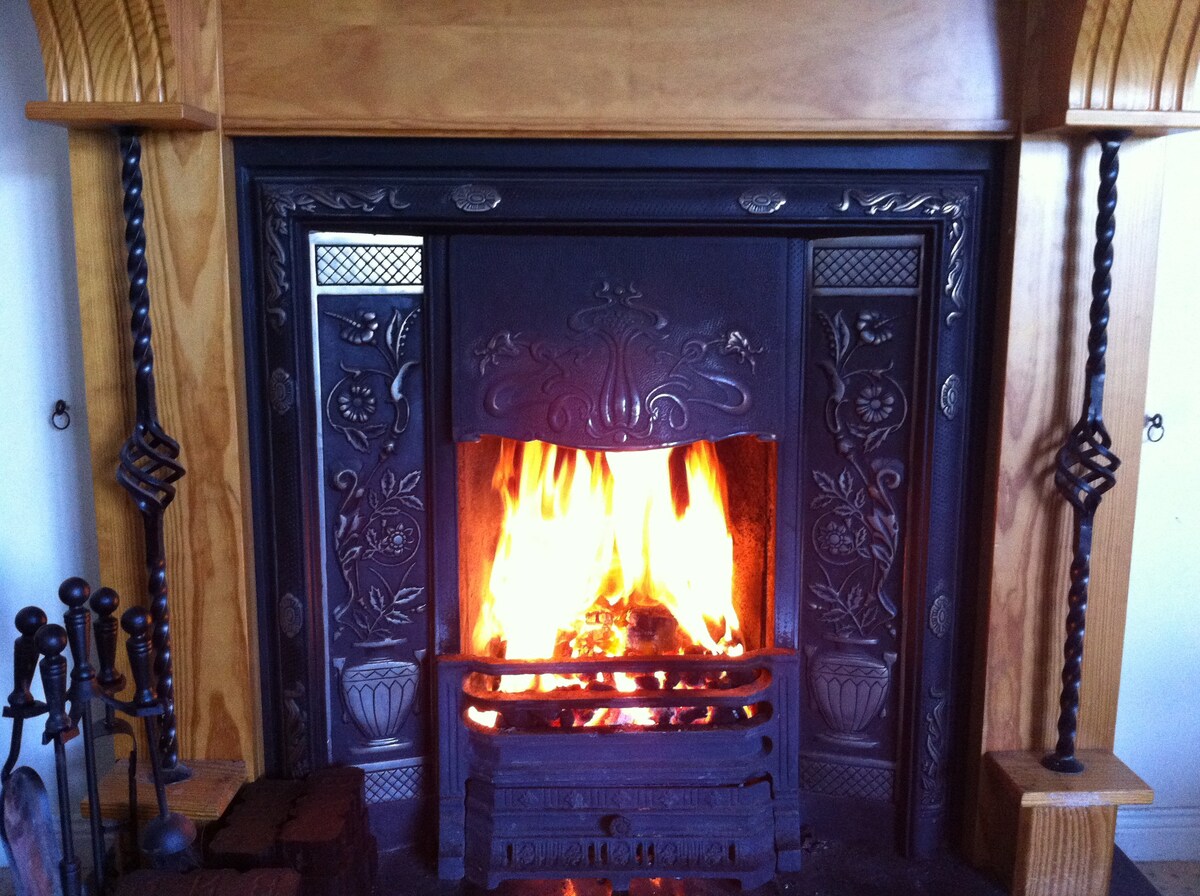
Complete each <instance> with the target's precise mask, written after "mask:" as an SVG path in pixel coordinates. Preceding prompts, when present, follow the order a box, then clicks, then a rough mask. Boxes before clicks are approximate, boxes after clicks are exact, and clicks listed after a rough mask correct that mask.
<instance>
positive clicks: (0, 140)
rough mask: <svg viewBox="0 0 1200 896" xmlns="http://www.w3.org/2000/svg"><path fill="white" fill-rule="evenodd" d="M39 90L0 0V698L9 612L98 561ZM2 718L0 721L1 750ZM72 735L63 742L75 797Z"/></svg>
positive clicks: (20, 2) (7, 666)
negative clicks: (34, 112)
mask: <svg viewBox="0 0 1200 896" xmlns="http://www.w3.org/2000/svg"><path fill="white" fill-rule="evenodd" d="M45 97H46V86H45V79H44V76H43V73H42V60H41V54H40V52H39V51H38V42H37V34H36V32H35V30H34V27H33V18H32V15H31V13H30V11H29V5H28V4H27V3H25V2H24V0H0V700H3V699H4V698H5V697H7V695H8V692H9V691H10V690H11V689H12V645H13V639H14V637H15V636H16V631H15V630H14V628H13V625H12V619H13V616H14V615H15V614H16V612H17V610H19V609H20V608H21V607H23V606H26V605H28V604H37V605H39V606H41V607H42V608H43V609H45V610H46V612H47V614H48V615H49V616H50V618H51V620H52V621H56V622H62V612H61V609H60V608H61V606H62V605H61V604H60V603H59V601H58V586H59V583H60V582H61V581H62V580H63V579H64V578H66V577H67V576H72V575H81V576H84V577H86V578H88V579H89V580H91V581H95V576H96V572H97V569H98V565H97V560H96V536H95V531H96V523H95V513H94V511H93V508H92V483H91V470H90V468H89V460H88V447H87V443H88V440H87V417H86V413H85V408H84V391H83V369H82V362H81V360H80V351H81V347H82V342H81V339H80V332H79V305H78V299H77V296H76V290H75V251H74V234H73V232H72V225H71V185H70V175H69V172H68V169H67V136H66V132H65V131H64V130H63V129H61V128H57V127H53V126H50V125H44V124H34V123H33V122H28V121H26V120H25V116H24V105H25V101H26V100H29V99H45ZM60 398H61V399H64V400H65V401H66V402H67V404H69V405H70V406H71V425H70V427H69V428H68V429H67V430H65V431H64V432H59V431H57V430H55V429H54V428H52V427H51V425H50V412H51V410H52V408H53V407H54V402H55V401H56V400H57V399H60ZM35 691H36V692H38V693H40V685H35ZM9 726H10V723H9V721H8V720H7V719H4V720H0V753H2V754H3V755H7V753H8V744H9V737H10V731H11V728H10V727H9ZM40 734H41V726H40V725H39V724H37V722H36V721H35V722H34V723H33V724H32V725H31V726H29V727H27V728H26V731H25V739H24V743H23V745H22V749H21V761H22V763H23V764H26V765H30V766H32V767H34V768H35V769H36V770H37V771H38V772H39V773H40V774H41V776H42V778H43V780H45V781H46V784H47V789H48V790H49V792H50V798H51V801H52V802H53V801H54V800H55V791H54V763H53V754H52V751H51V749H50V748H49V747H43V746H42V745H41V740H40ZM79 740H80V739H79V738H76V740H75V741H73V742H72V743H71V744H69V745H68V746H69V749H70V751H71V756H72V760H73V762H74V764H75V766H76V772H77V773H76V774H75V775H74V779H75V780H76V781H78V782H79V784H78V787H77V789H76V790H75V791H74V793H73V794H72V798H73V800H74V802H75V803H76V804H77V803H78V797H80V796H82V795H83V778H82V768H81V767H80V764H79V757H80V755H81V754H80V751H79V746H80V745H79ZM0 761H2V760H0ZM2 861H3V858H2V853H0V862H2Z"/></svg>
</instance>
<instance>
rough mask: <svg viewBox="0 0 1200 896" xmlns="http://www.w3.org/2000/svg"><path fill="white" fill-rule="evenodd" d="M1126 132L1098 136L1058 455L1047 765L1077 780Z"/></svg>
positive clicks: (1102, 486) (1109, 461)
mask: <svg viewBox="0 0 1200 896" xmlns="http://www.w3.org/2000/svg"><path fill="white" fill-rule="evenodd" d="M1126 136H1128V134H1127V133H1125V132H1105V133H1100V134H1097V135H1096V139H1097V140H1098V141H1099V142H1100V146H1101V153H1100V188H1099V190H1098V191H1097V193H1096V205H1097V214H1096V248H1095V251H1094V252H1093V255H1092V260H1093V264H1094V273H1093V274H1092V304H1091V310H1090V323H1091V327H1090V329H1089V331H1088V341H1087V346H1088V356H1087V362H1086V365H1085V367H1084V396H1083V412H1082V413H1081V415H1080V417H1079V421H1078V422H1077V423H1076V424H1075V426H1074V427H1073V428H1072V429H1071V432H1070V433H1069V434H1068V436H1067V440H1066V443H1065V444H1064V445H1063V447H1062V448H1061V449H1060V450H1059V452H1058V457H1057V460H1056V463H1055V472H1054V484H1055V486H1056V487H1057V488H1058V491H1059V493H1060V494H1061V495H1062V496H1063V498H1065V499H1066V501H1067V502H1068V503H1069V504H1070V505H1071V507H1072V508H1073V509H1074V512H1075V514H1074V515H1075V534H1074V543H1073V555H1072V557H1071V568H1070V581H1071V584H1070V590H1069V591H1068V594H1067V623H1066V629H1067V637H1066V641H1065V643H1064V645H1063V671H1062V685H1063V687H1062V696H1061V697H1060V698H1059V716H1058V743H1057V744H1056V746H1055V748H1054V752H1053V753H1050V754H1049V755H1047V756H1046V757H1045V758H1044V759H1043V760H1042V764H1043V765H1045V766H1046V768H1048V769H1050V770H1051V771H1056V772H1064V773H1069V774H1076V773H1078V772H1081V771H1083V763H1081V762H1080V761H1079V760H1078V759H1077V758H1076V756H1075V742H1076V735H1077V734H1078V729H1079V689H1080V683H1081V681H1082V669H1083V637H1084V629H1085V623H1086V620H1087V601H1088V583H1089V579H1090V577H1091V563H1092V524H1093V522H1094V520H1095V516H1096V508H1097V507H1099V506H1100V500H1101V498H1102V497H1103V496H1104V493H1105V492H1107V491H1108V490H1109V489H1110V488H1112V487H1113V485H1115V484H1116V481H1117V480H1116V471H1117V468H1118V467H1119V466H1120V465H1121V460H1120V458H1118V457H1117V455H1116V454H1115V453H1114V452H1113V451H1112V437H1111V436H1109V434H1108V430H1107V429H1106V428H1105V426H1104V371H1105V364H1104V355H1105V352H1106V351H1107V349H1108V299H1109V296H1110V295H1111V293H1112V264H1113V236H1114V235H1115V233H1116V209H1117V172H1118V168H1119V164H1118V160H1117V151H1118V150H1119V149H1120V146H1121V142H1122V141H1123V140H1124V139H1125V137H1126Z"/></svg>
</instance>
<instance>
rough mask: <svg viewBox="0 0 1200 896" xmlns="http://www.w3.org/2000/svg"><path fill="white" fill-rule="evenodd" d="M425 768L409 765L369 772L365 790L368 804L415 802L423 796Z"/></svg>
mask: <svg viewBox="0 0 1200 896" xmlns="http://www.w3.org/2000/svg"><path fill="white" fill-rule="evenodd" d="M424 777H425V767H424V766H422V765H407V766H402V767H400V768H384V769H379V770H377V771H369V772H367V780H366V784H365V789H366V792H367V804H368V805H374V804H375V803H392V802H395V801H396V800H415V799H416V798H417V797H418V796H420V795H421V787H422V781H423V779H424Z"/></svg>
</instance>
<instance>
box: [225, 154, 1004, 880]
mask: <svg viewBox="0 0 1200 896" xmlns="http://www.w3.org/2000/svg"><path fill="white" fill-rule="evenodd" d="M237 153H238V170H239V203H240V219H241V221H242V222H243V227H242V232H241V242H242V247H243V262H244V263H243V277H244V295H245V296H246V303H245V325H246V332H247V346H248V352H249V357H248V374H247V377H248V384H249V391H250V394H251V395H252V396H259V400H258V401H257V402H254V401H252V403H251V404H252V411H253V413H254V415H255V419H254V429H253V432H254V438H253V439H252V445H251V448H252V455H253V458H252V469H253V474H254V488H255V502H256V517H257V524H256V525H257V530H258V532H257V541H258V544H259V545H260V546H261V547H260V552H259V557H258V558H257V560H258V573H259V575H258V582H259V589H260V594H259V611H260V618H259V622H260V632H261V633H262V636H261V650H262V656H263V664H262V668H263V682H262V686H263V692H264V696H265V699H264V712H265V723H264V732H265V736H266V739H267V743H266V748H267V749H266V752H267V755H268V757H270V758H271V760H272V765H273V767H274V770H276V771H278V772H281V773H285V774H303V773H305V772H306V771H308V770H310V769H312V768H315V767H320V766H324V765H328V764H339V763H346V764H354V765H360V766H362V767H363V768H364V769H365V770H366V772H367V781H368V784H367V786H368V798H369V800H370V802H371V803H372V813H373V815H372V817H373V825H374V827H375V830H376V834H377V836H378V837H379V839H380V842H381V845H383V846H384V848H389V847H398V846H402V845H407V844H412V843H417V842H420V840H421V838H422V835H423V834H425V833H427V832H429V831H431V830H436V837H435V839H436V844H435V845H431V849H432V850H433V851H436V854H437V857H438V859H437V860H438V868H439V872H440V873H441V875H442V876H444V877H448V878H459V877H463V876H465V877H467V878H468V879H469V880H471V881H473V882H475V883H478V884H481V885H485V886H488V887H491V886H494V885H496V884H497V883H499V882H500V881H502V880H505V879H510V878H518V879H520V878H547V877H551V878H553V877H600V878H605V879H608V880H610V881H612V883H613V884H614V886H625V885H627V884H628V882H629V881H630V880H632V879H634V878H638V877H655V878H657V877H711V878H722V879H734V880H738V881H740V882H742V884H743V885H746V886H752V885H756V884H758V883H761V882H763V881H765V880H767V879H769V878H770V877H771V876H773V875H774V874H775V873H776V872H777V871H788V870H795V869H796V868H798V867H799V864H800V861H801V842H802V836H803V834H804V833H806V832H811V833H812V834H813V835H815V836H818V837H832V838H852V839H866V840H868V841H871V842H873V843H875V844H877V845H882V846H886V847H889V848H898V849H900V850H902V851H905V852H908V853H913V854H924V853H927V852H929V851H932V850H934V849H936V848H937V847H938V846H939V845H940V844H941V842H942V839H943V831H944V828H945V826H946V824H947V820H948V818H949V816H950V813H952V812H953V811H954V806H955V801H954V797H953V788H954V785H955V781H956V777H955V763H956V762H957V759H956V757H957V755H958V754H957V753H956V743H957V734H956V732H957V728H958V727H959V725H960V724H961V723H962V721H963V719H962V713H961V712H960V710H959V706H958V696H959V695H960V694H961V693H964V692H965V691H966V689H967V688H966V682H965V672H966V666H965V663H964V662H963V661H962V660H963V655H964V652H965V650H966V648H967V646H968V645H969V643H970V641H971V638H972V621H973V603H972V601H973V594H974V590H973V580H972V576H973V573H974V568H973V563H972V561H971V558H972V556H973V551H974V550H976V548H977V545H976V543H975V540H974V537H973V529H974V525H973V520H972V515H971V512H970V508H971V506H972V501H973V495H974V489H975V488H976V487H977V483H978V480H979V473H980V455H979V451H978V450H977V447H978V439H977V429H978V426H979V421H980V420H981V418H982V416H983V415H982V410H983V409H982V407H978V406H979V405H980V404H981V403H982V402H981V399H982V397H983V396H984V395H985V394H986V393H985V391H984V389H983V386H984V384H983V383H982V382H981V377H980V370H981V369H982V365H981V363H980V358H981V357H982V355H983V352H982V351H981V349H980V344H981V342H982V338H983V334H984V333H985V332H986V326H987V323H988V304H987V301H986V299H987V291H986V289H985V284H986V282H987V278H986V273H987V271H986V265H987V257H988V255H987V252H986V251H985V247H987V246H988V245H989V244H990V240H989V234H990V227H991V219H992V214H993V196H994V194H995V190H996V171H997V164H996V160H997V155H996V151H995V149H994V148H993V147H992V146H990V145H988V144H984V143H975V144H951V143H943V144H927V145H921V144H911V145H909V144H895V145H891V146H888V147H882V146H871V145H866V144H841V145H837V144H824V145H810V146H805V145H788V146H784V145H772V144H733V143H731V144H724V145H699V144H697V145H680V144H653V143H642V144H636V145H635V144H624V143H608V144H594V143H593V144H588V143H555V144H547V143H531V142H521V141H517V142H511V143H505V144H495V143H486V142H472V141H450V142H446V141H436V142H435V141H408V142H403V141H335V140H321V141H289V140H258V139H255V140H244V141H241V142H239V144H238V146H237Z"/></svg>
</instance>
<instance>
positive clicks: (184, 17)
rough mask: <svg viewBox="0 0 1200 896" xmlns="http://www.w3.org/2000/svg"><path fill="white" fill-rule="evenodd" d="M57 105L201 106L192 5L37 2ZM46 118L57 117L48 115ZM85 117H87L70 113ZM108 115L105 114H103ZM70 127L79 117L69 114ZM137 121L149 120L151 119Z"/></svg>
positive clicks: (173, 0) (33, 4)
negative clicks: (73, 117)
mask: <svg viewBox="0 0 1200 896" xmlns="http://www.w3.org/2000/svg"><path fill="white" fill-rule="evenodd" d="M29 5H30V9H31V10H32V12H33V19H34V23H35V24H36V26H37V30H38V37H39V39H40V40H41V44H42V58H43V62H44V64H45V69H46V87H47V96H48V98H49V103H50V104H55V103H61V104H71V105H75V104H80V103H104V104H113V105H109V106H108V108H107V109H106V111H105V112H104V113H103V114H106V115H112V114H115V113H119V112H121V111H125V110H127V106H126V105H125V104H136V105H138V106H140V105H143V104H144V105H151V106H153V105H158V104H173V105H175V106H194V105H198V101H199V97H200V96H201V94H202V93H203V78H202V77H201V75H200V73H199V71H198V63H199V59H200V54H199V53H198V52H197V45H198V41H199V37H198V30H199V24H198V23H199V16H198V11H199V10H200V9H202V6H203V4H199V3H194V2H191V0H30V3H29ZM43 113H44V114H49V113H48V112H46V111H45V110H43ZM70 114H74V115H78V114H80V113H78V112H75V113H70ZM97 114H100V113H97ZM63 115H64V118H63V119H61V120H62V122H63V123H68V122H69V121H71V120H73V119H71V118H70V115H69V114H68V112H64V113H63ZM139 115H141V118H140V119H139V120H138V121H137V122H136V123H139V124H142V123H145V114H144V113H139Z"/></svg>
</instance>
